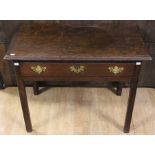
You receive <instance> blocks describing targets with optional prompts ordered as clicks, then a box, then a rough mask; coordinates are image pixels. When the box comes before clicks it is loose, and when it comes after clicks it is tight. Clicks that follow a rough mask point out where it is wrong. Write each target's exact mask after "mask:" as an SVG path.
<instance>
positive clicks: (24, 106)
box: [15, 66, 32, 132]
mask: <svg viewBox="0 0 155 155" xmlns="http://www.w3.org/2000/svg"><path fill="white" fill-rule="evenodd" d="M15 71H16V76H17V84H18V90H19V96H20V101H21V107H22V111H23V116H24V120H25V125H26V130H27V132H31V131H32V124H31V119H30V113H29V107H28V102H27V95H26V90H25V85H24V81H23V79H22V77H21V74H20V68H19V66H16V67H15Z"/></svg>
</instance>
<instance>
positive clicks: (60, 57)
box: [5, 23, 151, 133]
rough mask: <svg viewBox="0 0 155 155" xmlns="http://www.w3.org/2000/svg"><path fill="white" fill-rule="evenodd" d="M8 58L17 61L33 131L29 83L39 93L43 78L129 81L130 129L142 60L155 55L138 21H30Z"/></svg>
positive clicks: (24, 107)
mask: <svg viewBox="0 0 155 155" xmlns="http://www.w3.org/2000/svg"><path fill="white" fill-rule="evenodd" d="M5 59H6V60H9V61H12V62H13V63H14V68H15V72H16V77H17V84H18V89H19V96H20V100H21V106H22V111H23V116H24V121H25V125H26V130H27V131H28V132H31V131H32V124H31V119H30V114H29V107H28V102H27V96H26V90H25V83H24V82H25V81H32V82H34V86H33V87H34V94H38V85H37V82H38V81H100V82H102V81H103V82H104V81H117V82H120V83H121V82H129V83H130V92H129V99H128V106H127V112H126V118H125V124H124V132H125V133H128V132H129V129H130V123H131V118H132V112H133V108H134V101H135V96H136V89H137V83H138V76H139V72H140V68H141V64H142V62H143V61H146V60H151V57H150V55H149V54H148V52H147V50H146V49H145V47H144V43H143V40H142V37H141V35H140V32H139V29H138V27H137V26H136V25H129V24H128V25H126V24H103V25H102V26H75V25H74V26H72V25H65V24H60V23H26V24H23V25H21V26H20V28H19V30H18V31H17V32H16V34H15V35H14V37H13V39H12V42H11V44H10V48H9V49H8V52H7V54H6V55H5ZM119 89H120V90H121V88H119ZM103 104H104V103H103Z"/></svg>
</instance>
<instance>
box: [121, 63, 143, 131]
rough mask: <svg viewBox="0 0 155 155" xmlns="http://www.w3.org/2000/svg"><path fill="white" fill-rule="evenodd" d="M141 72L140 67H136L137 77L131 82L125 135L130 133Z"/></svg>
mask: <svg viewBox="0 0 155 155" xmlns="http://www.w3.org/2000/svg"><path fill="white" fill-rule="evenodd" d="M139 72H140V66H139V65H138V66H136V69H135V76H134V78H133V79H132V80H131V81H130V92H129V98H128V107H127V112H126V118H125V123H124V133H128V132H129V130H130V124H131V118H132V113H133V108H134V103H135V97H136V91H137V84H138V77H139Z"/></svg>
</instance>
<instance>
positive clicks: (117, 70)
mask: <svg viewBox="0 0 155 155" xmlns="http://www.w3.org/2000/svg"><path fill="white" fill-rule="evenodd" d="M108 69H109V71H110V72H112V73H113V74H115V75H117V74H119V73H121V72H123V70H124V67H118V66H114V67H109V68H108Z"/></svg>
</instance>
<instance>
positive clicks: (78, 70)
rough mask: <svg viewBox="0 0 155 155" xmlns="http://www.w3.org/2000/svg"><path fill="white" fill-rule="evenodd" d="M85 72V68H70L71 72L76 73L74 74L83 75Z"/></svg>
mask: <svg viewBox="0 0 155 155" xmlns="http://www.w3.org/2000/svg"><path fill="white" fill-rule="evenodd" d="M84 70H85V66H82V65H80V66H79V67H75V66H70V71H71V72H74V73H77V74H78V73H81V72H84Z"/></svg>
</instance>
